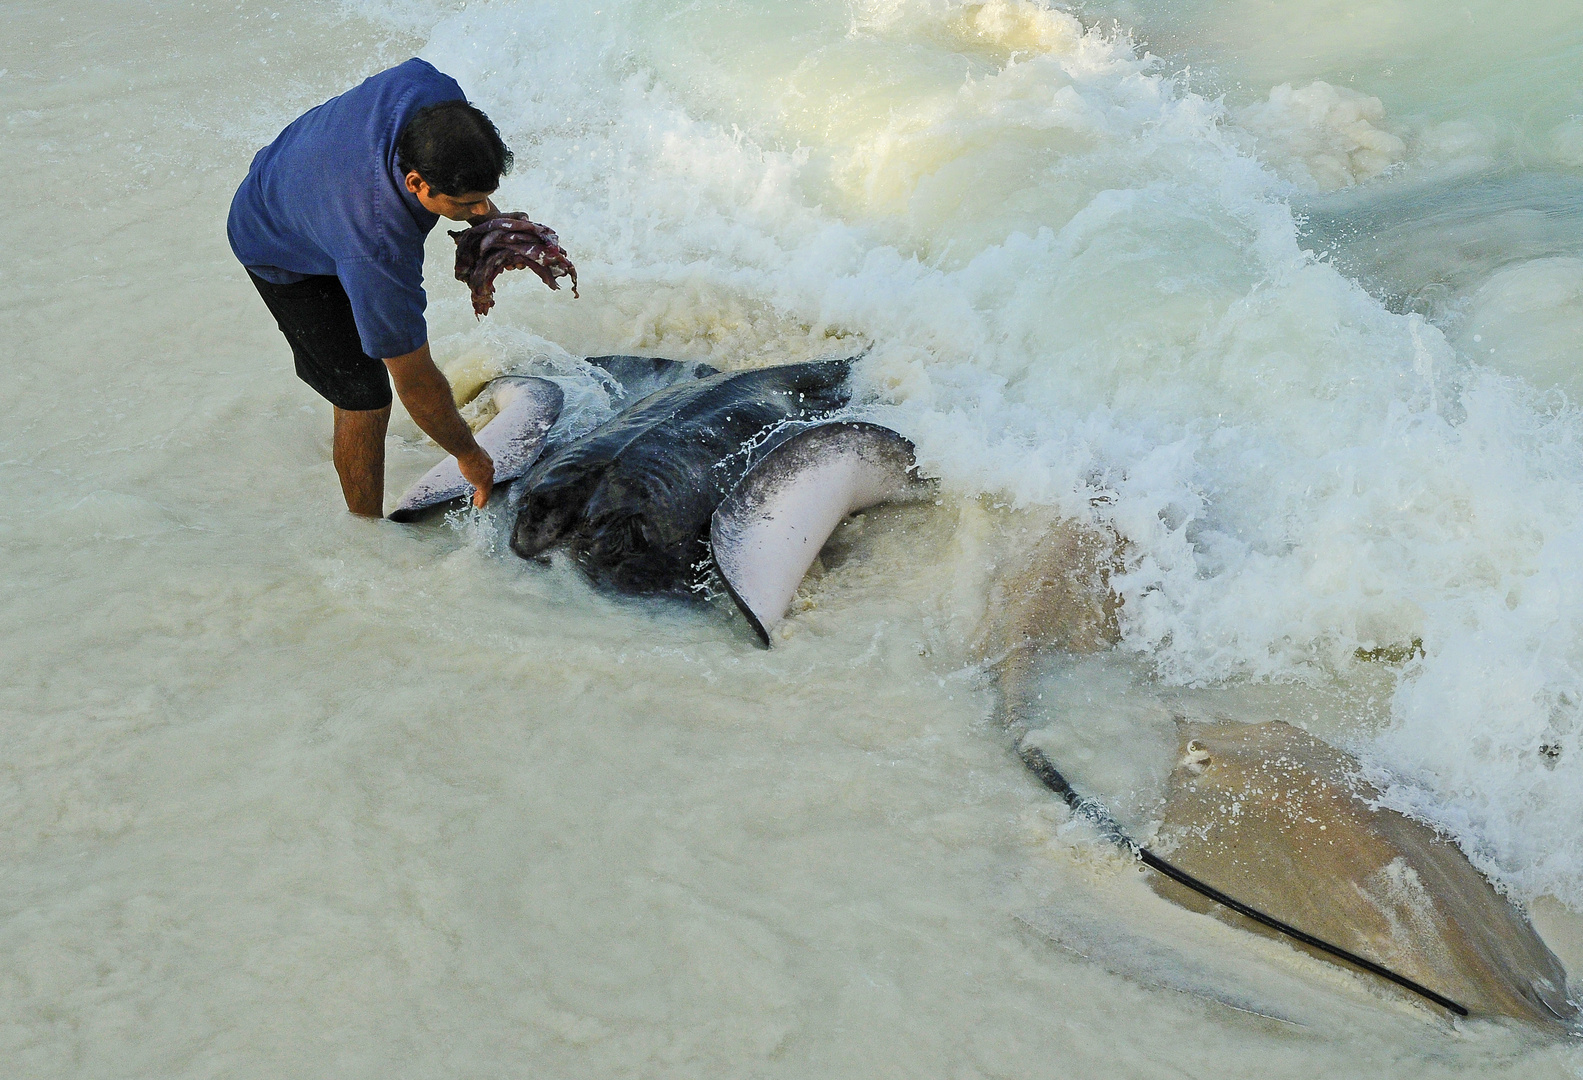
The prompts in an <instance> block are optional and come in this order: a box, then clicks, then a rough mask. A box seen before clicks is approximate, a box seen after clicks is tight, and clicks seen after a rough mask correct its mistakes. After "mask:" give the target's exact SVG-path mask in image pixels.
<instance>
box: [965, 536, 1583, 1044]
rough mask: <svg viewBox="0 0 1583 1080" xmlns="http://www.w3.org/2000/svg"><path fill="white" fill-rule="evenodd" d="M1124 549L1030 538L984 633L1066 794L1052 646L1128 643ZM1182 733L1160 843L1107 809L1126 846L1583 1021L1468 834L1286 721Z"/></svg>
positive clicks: (1173, 895) (1502, 998)
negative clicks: (1122, 616) (1381, 796)
mask: <svg viewBox="0 0 1583 1080" xmlns="http://www.w3.org/2000/svg"><path fill="white" fill-rule="evenodd" d="M1122 551H1123V545H1122V541H1121V540H1120V539H1119V538H1118V537H1116V536H1115V535H1114V534H1112V533H1108V532H1105V531H1101V530H1096V529H1093V528H1090V527H1087V526H1082V525H1079V524H1077V523H1076V522H1071V521H1056V522H1054V523H1052V524H1050V525H1049V527H1048V528H1047V529H1046V530H1045V531H1044V532H1043V534H1042V535H1041V537H1040V539H1039V540H1037V541H1036V542H1035V543H1034V544H1033V545H1031V547H1029V548H1028V549H1027V550H1026V552H1025V554H1024V560H1025V562H1024V565H1023V568H1022V569H1020V570H1018V571H1013V572H1010V573H1007V574H1004V575H1003V576H1002V577H1001V578H1000V580H999V581H998V582H997V583H996V585H995V586H994V587H993V588H992V589H991V592H990V597H989V601H990V602H989V607H988V611H987V613H986V619H985V630H984V631H983V636H982V638H981V640H980V643H979V648H980V651H981V654H982V655H984V656H985V657H986V658H989V659H991V661H992V664H993V670H994V672H995V675H996V682H997V689H998V691H999V697H1000V702H999V706H998V710H999V716H1000V719H1001V720H1002V721H1003V722H1004V723H1005V725H1006V727H1007V728H1008V730H1010V731H1011V732H1012V733H1013V734H1015V735H1016V736H1018V738H1019V746H1018V749H1019V752H1021V753H1023V756H1024V760H1025V761H1028V763H1029V765H1030V767H1031V768H1033V769H1034V771H1035V773H1036V774H1038V775H1040V778H1041V779H1042V780H1044V781H1045V783H1046V784H1051V781H1052V777H1049V776H1046V775H1045V774H1044V772H1041V769H1040V763H1042V764H1043V765H1044V766H1045V767H1047V768H1050V771H1051V772H1053V774H1054V775H1053V779H1054V780H1055V781H1056V782H1057V783H1055V784H1051V786H1052V787H1054V789H1055V790H1057V791H1058V792H1061V793H1062V794H1063V797H1067V798H1068V801H1069V802H1070V801H1073V799H1075V800H1076V801H1077V802H1078V803H1079V804H1082V803H1083V802H1084V801H1085V800H1083V799H1082V798H1081V793H1074V792H1073V791H1072V790H1071V789H1070V788H1069V787H1067V788H1066V789H1065V790H1064V791H1062V785H1064V784H1065V780H1064V778H1063V777H1061V775H1060V773H1059V772H1058V771H1057V770H1059V767H1060V762H1059V761H1050V760H1049V759H1048V758H1045V757H1043V751H1042V750H1040V751H1036V752H1034V753H1029V752H1028V749H1029V747H1030V745H1031V744H1030V743H1028V742H1026V741H1025V740H1023V739H1022V736H1023V735H1025V734H1026V733H1027V732H1028V730H1029V722H1030V721H1031V720H1033V719H1034V718H1035V716H1036V714H1037V713H1038V711H1039V709H1040V705H1039V701H1040V698H1041V694H1040V679H1041V678H1042V675H1041V672H1042V671H1043V662H1042V660H1041V658H1042V657H1043V658H1047V657H1050V656H1051V655H1052V654H1059V653H1093V652H1098V651H1102V650H1104V649H1106V648H1108V647H1109V646H1110V645H1112V644H1114V643H1115V642H1116V641H1117V640H1118V638H1119V628H1118V625H1117V612H1118V607H1119V601H1118V600H1117V599H1116V597H1115V596H1114V594H1113V593H1112V592H1111V591H1110V589H1109V578H1110V575H1111V574H1112V573H1113V572H1115V570H1116V569H1117V568H1118V567H1119V566H1121V565H1122ZM1179 734H1180V737H1181V746H1180V757H1179V763H1178V765H1177V766H1176V768H1175V769H1174V771H1173V772H1172V774H1171V777H1170V792H1169V796H1168V799H1167V803H1166V808H1165V811H1164V816H1163V824H1162V826H1161V829H1160V833H1159V836H1158V839H1157V841H1156V842H1155V843H1154V844H1152V845H1149V846H1148V847H1147V848H1143V847H1142V846H1141V845H1138V844H1137V841H1135V840H1132V839H1130V838H1128V837H1127V836H1126V834H1125V832H1124V831H1122V830H1121V827H1120V826H1119V825H1116V824H1115V823H1114V821H1113V820H1112V819H1109V817H1108V814H1107V813H1106V812H1105V811H1103V810H1098V811H1097V813H1098V818H1097V819H1096V820H1100V821H1109V826H1108V829H1109V831H1110V832H1112V833H1113V834H1114V836H1115V838H1116V839H1117V840H1118V842H1121V843H1124V844H1126V845H1128V846H1137V847H1139V849H1140V850H1148V851H1149V852H1151V857H1157V858H1159V859H1163V860H1165V861H1167V862H1168V863H1170V864H1171V865H1172V866H1175V867H1177V868H1179V869H1180V870H1182V871H1185V872H1186V873H1187V874H1188V875H1191V876H1192V877H1194V878H1197V879H1198V880H1199V881H1201V882H1202V883H1203V884H1205V885H1207V886H1209V887H1211V888H1212V889H1215V890H1219V891H1220V892H1221V893H1222V894H1225V895H1226V896H1228V897H1230V898H1231V899H1232V900H1235V901H1239V902H1241V903H1242V904H1245V905H1248V906H1250V907H1251V908H1253V909H1256V910H1257V911H1259V912H1261V913H1263V914H1264V915H1267V916H1270V917H1273V918H1274V919H1276V920H1279V921H1280V922H1282V923H1285V924H1288V925H1289V926H1290V927H1293V928H1296V929H1297V930H1299V931H1302V932H1304V933H1306V934H1309V935H1311V936H1313V937H1315V938H1317V939H1319V940H1321V941H1324V942H1326V943H1328V944H1331V945H1334V946H1338V947H1340V948H1341V949H1343V950H1347V951H1349V952H1352V953H1355V954H1357V955H1359V956H1361V957H1363V958H1364V959H1366V960H1369V961H1371V962H1373V963H1375V964H1379V965H1381V966H1383V967H1384V968H1386V969H1389V970H1390V971H1392V972H1395V973H1396V974H1398V975H1400V976H1404V977H1405V978H1407V979H1409V980H1411V981H1412V982H1415V983H1417V984H1419V985H1420V986H1422V987H1425V988H1428V989H1429V990H1431V991H1433V992H1434V993H1436V994H1439V995H1443V996H1444V997H1446V998H1449V999H1451V1000H1452V1001H1453V1002H1457V1003H1460V1004H1461V1005H1463V1006H1466V1007H1467V1009H1468V1010H1469V1011H1470V1012H1472V1013H1473V1014H1476V1015H1477V1014H1482V1015H1489V1016H1510V1017H1516V1018H1519V1019H1522V1020H1530V1021H1551V1022H1554V1021H1557V1020H1560V1021H1563V1022H1570V1023H1575V1022H1576V1021H1577V1018H1578V1010H1577V1007H1576V1006H1575V1005H1573V1004H1572V1002H1570V1001H1569V1000H1568V999H1567V995H1566V972H1565V971H1564V970H1563V968H1562V965H1561V963H1560V961H1559V960H1558V959H1557V958H1556V957H1555V955H1554V954H1553V953H1552V952H1551V951H1550V950H1549V948H1548V947H1546V945H1545V944H1544V942H1543V941H1542V940H1541V939H1540V938H1539V935H1538V934H1537V933H1535V932H1534V930H1533V927H1532V926H1531V925H1530V924H1529V922H1528V920H1527V918H1526V917H1525V916H1524V915H1523V914H1522V912H1521V911H1519V910H1518V909H1517V908H1516V907H1514V906H1513V905H1512V904H1511V903H1510V902H1509V901H1507V900H1506V899H1505V898H1504V897H1502V896H1501V895H1500V894H1499V893H1497V892H1496V891H1495V889H1494V888H1493V887H1492V886H1491V885H1490V883H1489V882H1488V881H1487V880H1486V879H1485V878H1484V876H1483V875H1482V874H1480V873H1479V872H1478V870H1476V869H1474V867H1473V865H1472V864H1471V863H1469V862H1468V860H1467V857H1466V856H1465V855H1464V854H1463V853H1462V851H1461V850H1460V849H1459V848H1457V846H1456V845H1455V844H1452V843H1449V842H1447V841H1445V840H1443V839H1442V838H1440V837H1439V836H1438V835H1437V834H1436V833H1435V832H1434V830H1432V829H1430V828H1429V827H1427V826H1425V825H1422V824H1419V823H1418V822H1415V821H1412V820H1410V819H1408V818H1406V817H1404V816H1403V815H1401V814H1398V813H1396V812H1394V811H1391V810H1387V809H1383V808H1377V807H1373V806H1371V805H1370V801H1372V800H1375V799H1377V798H1378V793H1377V792H1376V791H1374V790H1373V789H1372V788H1370V787H1369V786H1368V785H1367V784H1365V783H1364V782H1362V780H1361V779H1360V778H1359V773H1360V769H1359V767H1358V764H1357V762H1356V761H1355V760H1353V759H1352V758H1351V757H1350V756H1348V755H1347V754H1345V753H1344V752H1342V751H1340V750H1337V749H1335V748H1333V747H1331V746H1329V745H1327V744H1326V743H1323V742H1321V741H1320V740H1318V739H1316V738H1314V737H1313V736H1311V735H1309V734H1307V733H1306V732H1304V731H1301V730H1300V729H1298V728H1294V727H1292V726H1290V725H1288V724H1284V723H1281V722H1279V721H1270V722H1266V723H1256V724H1234V723H1216V724H1189V723H1182V724H1180V725H1179ZM1116 752H1117V753H1126V748H1125V747H1118V748H1117V750H1116ZM1052 767H1053V768H1052ZM1150 878H1151V881H1152V883H1153V886H1154V888H1155V890H1156V891H1157V892H1158V893H1160V895H1162V896H1165V897H1167V898H1169V899H1171V900H1173V901H1176V902H1177V903H1180V904H1182V905H1184V906H1185V907H1188V908H1190V909H1192V910H1195V911H1201V912H1208V911H1213V912H1214V913H1215V914H1217V915H1220V916H1221V917H1223V918H1225V919H1226V920H1227V921H1229V922H1233V923H1235V924H1237V925H1240V926H1242V927H1244V928H1246V929H1252V930H1255V931H1258V932H1260V933H1274V931H1273V930H1269V929H1267V928H1265V927H1263V926H1260V925H1259V924H1258V923H1256V922H1254V921H1252V920H1251V919H1248V918H1245V917H1244V916H1242V915H1238V914H1236V913H1234V912H1232V911H1231V910H1229V909H1228V908H1225V907H1223V906H1221V905H1220V904H1218V903H1214V902H1212V901H1210V900H1209V899H1206V898H1205V897H1204V896H1203V895H1201V894H1200V893H1197V892H1193V891H1191V890H1189V889H1188V888H1186V887H1185V886H1183V885H1181V884H1178V883H1177V882H1175V881H1172V880H1171V879H1170V878H1169V877H1166V876H1163V874H1151V875H1150ZM1288 940H1291V939H1290V938H1289V937H1288ZM1298 947H1300V948H1305V949H1307V948H1308V947H1307V946H1304V945H1301V944H1299V945H1298ZM1309 951H1311V952H1313V953H1314V955H1316V956H1319V957H1321V958H1322V959H1325V960H1327V961H1331V962H1337V961H1336V959H1335V957H1333V956H1330V955H1327V954H1325V953H1323V952H1321V951H1318V950H1313V949H1310V950H1309ZM1382 985H1388V984H1385V983H1382Z"/></svg>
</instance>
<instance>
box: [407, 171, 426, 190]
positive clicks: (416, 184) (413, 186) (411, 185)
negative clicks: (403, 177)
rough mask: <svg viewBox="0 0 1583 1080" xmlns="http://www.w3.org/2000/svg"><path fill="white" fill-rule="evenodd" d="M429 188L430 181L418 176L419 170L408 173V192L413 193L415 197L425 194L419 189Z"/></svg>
mask: <svg viewBox="0 0 1583 1080" xmlns="http://www.w3.org/2000/svg"><path fill="white" fill-rule="evenodd" d="M428 186H429V183H428V181H427V180H425V179H423V177H421V176H419V175H418V170H416V169H413V170H412V171H411V172H409V173H407V190H408V191H410V192H412V193H413V194H414V195H421V194H423V192H421V191H419V190H418V189H419V188H426V187H428Z"/></svg>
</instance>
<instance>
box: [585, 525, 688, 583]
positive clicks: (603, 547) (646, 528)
mask: <svg viewBox="0 0 1583 1080" xmlns="http://www.w3.org/2000/svg"><path fill="white" fill-rule="evenodd" d="M579 532H580V535H579V536H577V537H576V538H575V539H574V540H573V541H572V545H571V546H572V555H573V557H574V558H575V559H576V560H577V562H578V563H579V565H581V566H582V568H583V570H584V571H585V572H586V573H587V574H588V576H589V577H590V578H592V579H593V580H594V581H595V582H596V583H598V584H599V585H602V586H605V587H607V588H611V589H615V590H617V591H620V592H625V593H635V594H638V595H649V596H653V595H661V594H671V595H688V594H690V593H691V586H692V564H691V563H690V562H688V561H687V560H686V559H685V558H684V557H682V555H681V554H680V553H679V552H678V551H677V550H676V549H677V545H675V544H672V543H669V542H667V539H666V537H665V535H664V532H663V530H661V529H660V528H659V526H658V523H657V522H656V521H655V520H654V519H653V518H652V516H651V515H649V514H646V513H643V512H641V511H640V512H636V513H632V512H628V513H622V514H610V515H600V516H598V517H596V518H594V519H592V520H590V521H588V522H587V523H586V531H582V530H580V531H579Z"/></svg>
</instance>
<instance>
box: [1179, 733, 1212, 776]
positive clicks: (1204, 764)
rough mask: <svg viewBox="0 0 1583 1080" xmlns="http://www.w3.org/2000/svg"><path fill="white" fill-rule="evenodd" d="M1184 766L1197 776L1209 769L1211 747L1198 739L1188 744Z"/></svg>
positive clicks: (1184, 756)
mask: <svg viewBox="0 0 1583 1080" xmlns="http://www.w3.org/2000/svg"><path fill="white" fill-rule="evenodd" d="M1182 765H1183V766H1185V767H1186V769H1187V771H1188V772H1191V773H1193V774H1194V775H1195V776H1196V775H1197V774H1199V773H1201V772H1203V771H1204V770H1205V769H1207V768H1209V747H1207V746H1205V745H1204V744H1203V743H1201V742H1199V741H1198V740H1197V739H1190V740H1188V743H1187V753H1185V754H1183V755H1182Z"/></svg>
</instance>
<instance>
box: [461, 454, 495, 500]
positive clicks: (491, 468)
mask: <svg viewBox="0 0 1583 1080" xmlns="http://www.w3.org/2000/svg"><path fill="white" fill-rule="evenodd" d="M475 445H476V444H475ZM456 467H457V468H459V469H461V470H462V479H463V480H466V481H467V482H468V483H469V484H472V485H473V487H474V488H476V489H477V490H476V491H474V492H473V505H474V506H477V507H479V508H482V507H483V506H484V505H485V504H486V503H488V502H489V496H490V495H491V494H493V493H494V490H495V463H494V462H493V461H491V460H490V459H489V455H488V454H487V453H486V452H485V451H484V448H483V447H481V446H479V447H477V448H476V450H475V451H474V452H473V453H471V454H466V455H461V456H458V457H457V459H456Z"/></svg>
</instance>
